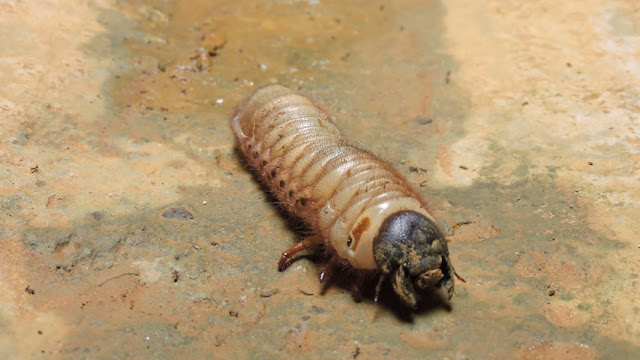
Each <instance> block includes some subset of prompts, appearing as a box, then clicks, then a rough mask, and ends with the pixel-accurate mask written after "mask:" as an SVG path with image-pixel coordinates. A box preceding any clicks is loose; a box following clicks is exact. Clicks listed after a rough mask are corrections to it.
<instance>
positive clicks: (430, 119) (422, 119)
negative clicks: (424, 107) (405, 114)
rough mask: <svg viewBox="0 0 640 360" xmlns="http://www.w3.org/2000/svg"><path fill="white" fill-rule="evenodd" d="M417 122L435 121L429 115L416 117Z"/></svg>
mask: <svg viewBox="0 0 640 360" xmlns="http://www.w3.org/2000/svg"><path fill="white" fill-rule="evenodd" d="M416 122H417V123H418V124H420V125H427V124H431V123H432V122H433V119H432V118H428V117H419V118H417V119H416Z"/></svg>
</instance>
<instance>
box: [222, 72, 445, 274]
mask: <svg viewBox="0 0 640 360" xmlns="http://www.w3.org/2000/svg"><path fill="white" fill-rule="evenodd" d="M232 127H233V130H234V132H235V134H236V136H237V138H238V140H239V147H240V149H241V151H242V152H243V153H244V155H245V157H246V159H247V160H248V161H249V163H250V164H251V166H252V167H253V168H254V169H255V171H256V172H257V174H258V175H259V177H260V178H261V180H262V181H263V182H264V184H266V185H267V186H268V188H269V189H271V190H272V191H273V194H274V195H275V197H276V198H277V199H278V201H279V202H280V204H282V206H283V207H284V208H285V209H286V210H287V211H288V212H290V213H292V214H294V215H295V216H297V217H300V218H301V219H302V220H303V221H304V222H306V223H307V224H308V225H309V226H310V228H311V229H312V231H313V232H314V233H315V234H316V235H319V236H321V237H322V239H323V241H324V242H325V245H326V247H327V249H329V250H330V251H335V255H337V256H338V257H339V258H341V259H343V260H345V261H347V262H348V263H349V264H351V265H352V266H353V267H354V268H356V269H362V270H378V269H379V266H378V265H377V264H376V261H375V259H374V254H373V249H372V246H373V240H374V238H375V237H376V236H377V234H378V229H379V228H380V226H381V224H382V223H383V221H384V220H385V219H387V217H389V216H390V215H392V214H394V213H397V212H399V211H403V210H411V211H414V212H417V213H420V214H422V215H424V216H425V217H427V218H428V219H430V220H431V221H433V217H432V216H431V214H429V212H428V211H427V209H426V205H425V203H424V201H422V200H421V198H420V196H419V195H418V194H417V193H416V192H415V191H414V190H413V189H412V187H411V186H410V184H409V183H408V182H407V180H405V179H404V178H403V177H402V176H401V175H400V174H399V173H398V172H397V171H396V170H395V169H394V168H393V167H392V166H390V165H389V164H387V163H386V162H385V161H383V160H382V159H380V158H379V157H378V156H376V155H374V154H373V153H371V152H369V151H367V150H364V149H362V148H361V147H360V146H358V145H356V144H355V142H353V141H352V140H349V139H347V138H345V137H344V136H342V135H341V134H340V131H339V130H338V128H337V127H336V126H335V125H334V123H333V122H332V121H331V120H330V119H329V117H328V116H327V114H326V113H325V112H324V111H322V110H321V109H320V108H318V107H317V106H316V105H315V104H314V103H312V102H311V101H310V100H309V99H308V98H306V97H304V96H302V95H300V94H298V93H296V92H294V91H292V90H290V89H288V88H286V87H283V86H279V85H270V86H266V87H263V88H260V89H258V90H257V91H256V92H255V93H253V94H252V95H251V96H249V97H248V98H247V99H246V100H245V101H244V102H243V103H242V104H240V106H239V107H238V110H237V111H236V113H235V115H234V116H233V119H232ZM434 223H435V222H434ZM445 246H446V244H445ZM447 255H448V254H447ZM418 260H419V259H418Z"/></svg>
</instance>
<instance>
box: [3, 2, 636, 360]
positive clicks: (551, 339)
mask: <svg viewBox="0 0 640 360" xmlns="http://www.w3.org/2000/svg"><path fill="white" fill-rule="evenodd" d="M0 48H1V49H2V53H1V54H0V79H1V83H2V86H1V87H0V278H1V279H2V281H1V282H0V358H3V359H27V358H42V357H45V358H52V359H56V358H157V359H163V358H166V359H173V358H178V357H185V356H187V357H191V358H233V357H236V358H265V357H266V358H278V357H284V356H296V357H314V358H341V359H344V358H353V357H355V356H358V357H360V358H366V359H375V358H399V357H404V358H424V357H425V356H427V355H428V356H429V357H430V358H449V359H467V358H521V359H547V358H554V359H573V358H580V359H593V358H600V357H605V358H638V357H640V306H639V301H638V299H640V288H639V287H640V283H639V281H640V280H639V279H640V277H639V276H640V240H639V239H638V233H640V225H639V222H638V219H640V186H638V184H639V182H640V92H639V90H638V89H639V87H638V84H640V60H638V59H640V12H639V10H638V6H637V2H636V1H632V0H626V1H622V0H619V1H614V0H609V1H595V0H584V1H577V0H571V1H562V2H557V1H550V0H539V1H530V2H522V1H510V0H500V1H497V0H488V1H457V0H453V1H446V2H445V1H442V2H438V1H418V0H403V1H393V2H392V1H380V2H371V1H357V2H349V5H346V2H342V1H325V0H316V1H311V0H309V1H295V0H291V1H273V2H256V1H249V0H235V1H226V0H221V1H205V0H193V1H173V0H169V1H147V0H143V1H131V0H125V1H113V0H97V1H91V2H86V1H80V0H64V1H63V0H42V1H37V2H36V1H14V0H7V1H0ZM276 82H277V83H280V84H283V85H287V86H290V87H294V88H299V89H300V90H301V91H302V92H304V93H305V94H307V95H309V96H310V97H312V98H313V99H315V100H317V101H318V103H319V104H321V105H322V106H323V107H324V108H325V109H327V111H329V112H330V113H331V114H332V115H333V116H335V118H336V122H337V123H338V125H339V126H340V127H341V128H342V129H343V130H344V132H345V133H346V134H347V135H349V136H351V137H353V138H355V139H357V140H358V141H360V142H361V143H362V144H363V145H364V146H366V147H368V148H371V149H372V150H374V151H376V152H377V153H379V154H381V155H382V156H383V157H385V158H386V159H388V160H389V161H390V162H392V163H393V164H395V165H397V167H398V168H399V169H400V171H401V172H402V173H403V174H405V175H406V176H407V177H408V179H409V180H410V181H411V182H412V183H413V184H415V186H416V188H417V189H419V191H420V192H421V193H422V194H423V195H424V196H425V197H426V198H427V199H428V201H429V202H430V204H431V207H432V210H433V212H434V214H435V215H436V217H437V218H438V219H439V221H440V222H441V225H442V227H443V229H445V231H446V232H447V235H448V239H449V241H450V242H449V250H450V253H451V260H452V262H453V264H454V265H455V267H456V271H457V272H459V273H460V274H461V275H462V276H463V277H465V278H466V279H467V283H466V284H457V286H456V293H455V295H454V297H453V299H452V306H451V309H450V310H448V309H447V308H446V307H443V306H441V305H438V304H437V303H436V302H434V304H433V305H430V304H426V305H424V306H423V307H422V308H420V309H419V310H418V311H417V312H416V313H413V314H411V313H408V312H407V311H405V310H402V309H400V308H398V303H397V301H395V300H394V298H393V296H390V295H389V294H388V290H389V289H387V291H386V293H387V296H383V299H382V302H381V304H377V305H376V304H374V303H373V301H372V294H371V291H369V294H368V295H367V297H365V299H364V301H363V302H362V303H355V302H354V301H353V299H352V298H351V295H350V294H349V291H348V290H349V279H346V278H345V279H344V281H339V282H338V284H335V285H333V286H331V287H329V288H328V289H327V291H326V292H325V293H324V294H321V288H320V284H319V283H318V280H317V272H318V267H319V264H317V263H315V262H313V258H303V259H301V260H299V261H298V262H296V263H294V264H293V265H292V266H291V267H290V268H289V269H288V270H287V271H285V272H282V273H279V272H277V271H276V266H277V264H276V262H277V259H278V257H279V254H280V253H281V251H283V250H284V249H285V248H287V247H288V246H291V245H292V244H293V243H294V241H295V240H296V239H298V238H299V236H300V235H299V234H298V233H296V229H295V228H292V227H291V226H290V225H289V224H288V221H287V219H286V218H285V217H284V216H283V215H282V214H281V213H280V212H279V211H278V209H277V208H276V207H275V206H273V205H272V204H270V203H269V202H270V201H271V199H270V198H269V197H268V196H267V195H266V194H265V193H264V192H263V190H262V189H261V187H260V186H259V185H258V184H257V183H256V181H255V179H254V178H253V176H252V175H251V173H249V172H248V171H247V170H246V169H245V168H244V167H243V161H242V160H241V158H240V157H239V156H238V154H237V152H236V151H235V150H234V138H233V135H232V132H231V130H230V128H229V125H228V121H229V117H230V116H231V114H232V113H233V110H234V107H235V106H236V104H237V103H238V102H239V101H240V99H242V98H243V97H244V96H246V95H247V94H248V93H249V92H251V91H252V90H253V89H255V88H256V87H257V86H259V85H263V84H268V83H276ZM171 209H176V210H175V211H172V210H171ZM167 211H168V213H167ZM163 214H170V215H174V218H172V219H167V217H166V216H164V217H163ZM187 214H189V215H188V216H187ZM550 294H553V296H550Z"/></svg>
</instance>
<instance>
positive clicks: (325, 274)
mask: <svg viewBox="0 0 640 360" xmlns="http://www.w3.org/2000/svg"><path fill="white" fill-rule="evenodd" d="M335 269H336V265H335V264H334V263H333V262H332V261H331V260H329V262H328V263H326V264H324V265H323V266H322V270H321V271H320V275H319V276H318V278H320V284H322V290H321V291H320V292H321V293H322V294H324V292H325V291H326V290H327V286H328V284H329V281H330V280H331V278H332V277H333V273H334V271H335Z"/></svg>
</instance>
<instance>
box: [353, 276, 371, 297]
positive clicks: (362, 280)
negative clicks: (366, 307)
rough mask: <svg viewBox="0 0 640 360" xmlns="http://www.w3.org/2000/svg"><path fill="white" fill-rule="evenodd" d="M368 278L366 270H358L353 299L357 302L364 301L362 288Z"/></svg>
mask: <svg viewBox="0 0 640 360" xmlns="http://www.w3.org/2000/svg"><path fill="white" fill-rule="evenodd" d="M366 280H367V274H366V273H364V272H358V275H357V276H356V281H355V283H354V284H353V292H352V293H353V299H354V300H355V301H356V302H360V301H362V288H363V286H364V283H365V281H366Z"/></svg>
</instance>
